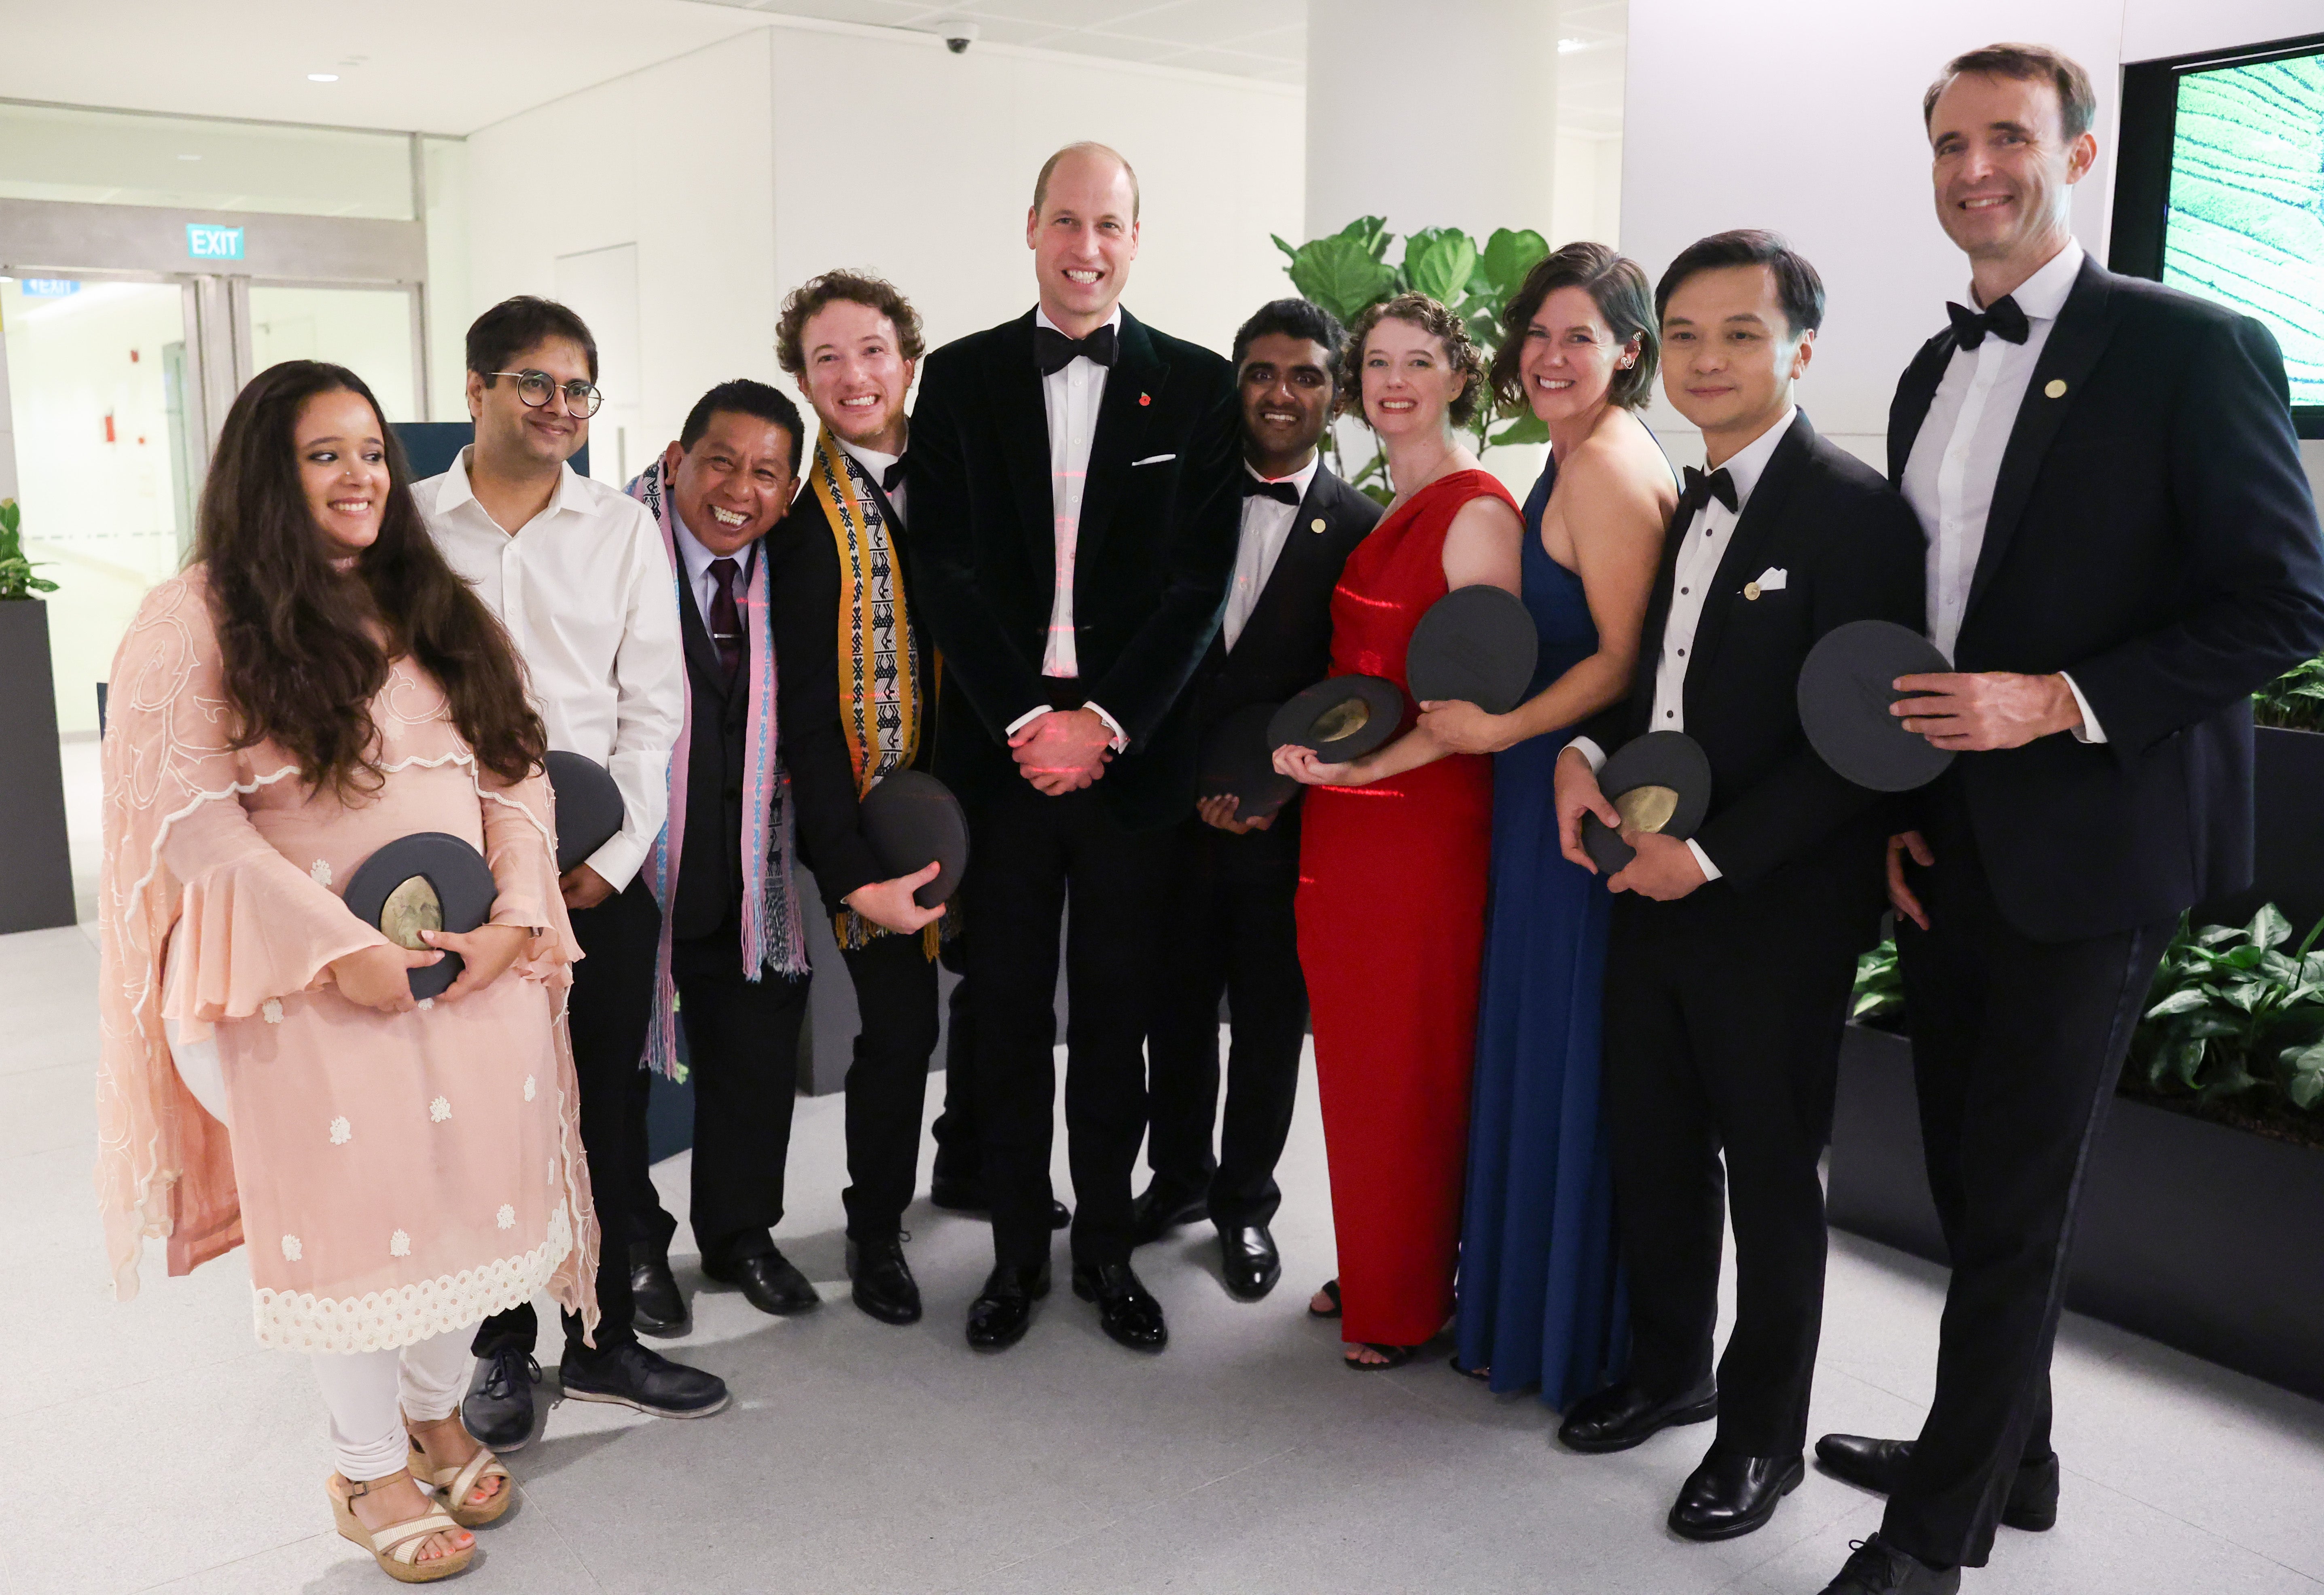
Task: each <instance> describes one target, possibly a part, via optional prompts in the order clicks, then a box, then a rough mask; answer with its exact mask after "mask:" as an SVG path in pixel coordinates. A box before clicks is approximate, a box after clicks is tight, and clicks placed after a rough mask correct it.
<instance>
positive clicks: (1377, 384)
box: [1360, 316, 1468, 438]
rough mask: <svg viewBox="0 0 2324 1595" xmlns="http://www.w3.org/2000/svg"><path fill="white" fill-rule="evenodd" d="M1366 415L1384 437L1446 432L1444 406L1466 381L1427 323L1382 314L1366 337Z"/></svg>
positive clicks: (1458, 394)
mask: <svg viewBox="0 0 2324 1595" xmlns="http://www.w3.org/2000/svg"><path fill="white" fill-rule="evenodd" d="M1360 370H1361V371H1362V373H1363V379H1364V391H1363V401H1364V419H1366V420H1368V421H1369V422H1370V423H1371V425H1372V430H1374V431H1375V432H1378V433H1379V435H1380V436H1381V437H1382V438H1415V437H1422V436H1425V435H1427V434H1430V433H1436V434H1440V435H1441V434H1443V432H1444V431H1445V429H1446V421H1445V412H1446V411H1447V410H1450V409H1451V408H1452V401H1454V400H1455V399H1458V398H1459V397H1460V396H1461V390H1462V388H1463V387H1465V386H1467V385H1468V378H1467V377H1466V376H1465V375H1464V374H1463V373H1461V372H1460V371H1458V370H1456V369H1454V367H1453V365H1452V360H1451V358H1450V357H1449V356H1448V355H1446V353H1445V349H1444V344H1443V340H1442V339H1440V338H1439V337H1436V335H1435V334H1434V333H1432V332H1430V331H1428V330H1427V328H1425V327H1415V326H1414V325H1413V324H1412V323H1411V322H1409V321H1406V320H1403V319H1400V318H1397V317H1394V316H1383V317H1381V318H1379V320H1378V321H1376V322H1374V323H1373V324H1372V329H1371V331H1370V332H1369V333H1368V334H1366V335H1365V337H1364V358H1363V363H1362V365H1361V366H1360Z"/></svg>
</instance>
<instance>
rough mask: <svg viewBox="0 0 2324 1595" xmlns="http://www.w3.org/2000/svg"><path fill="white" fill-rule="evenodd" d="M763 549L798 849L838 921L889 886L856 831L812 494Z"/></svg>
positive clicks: (824, 531)
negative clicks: (849, 903)
mask: <svg viewBox="0 0 2324 1595" xmlns="http://www.w3.org/2000/svg"><path fill="white" fill-rule="evenodd" d="M765 547H766V551H767V595H768V598H767V608H768V613H767V621H768V625H769V628H770V630H771V632H773V634H774V640H775V675H776V688H775V700H776V702H775V714H776V724H777V725H778V726H779V728H780V737H781V742H782V755H783V768H784V770H786V771H788V774H789V776H790V779H791V795H792V797H793V798H794V799H795V800H796V803H797V808H796V811H795V812H796V814H797V817H798V839H799V850H800V852H801V853H803V854H805V856H806V859H807V867H808V868H809V869H811V870H813V871H815V880H816V886H817V887H818V888H820V889H821V890H822V892H823V900H824V906H825V908H829V909H830V910H831V912H833V913H834V914H836V913H838V912H839V910H840V909H841V908H844V907H845V902H844V899H845V898H846V896H847V894H848V893H849V892H851V891H853V890H855V889H856V888H857V887H859V886H862V885H865V884H867V883H868V882H871V881H873V880H886V879H887V871H884V870H882V869H881V867H880V861H879V860H878V859H877V858H875V857H873V856H872V853H871V845H870V844H868V843H866V842H865V841H864V840H863V834H862V830H861V829H860V828H859V826H858V823H857V813H856V804H855V761H853V759H852V758H850V757H849V756H848V752H847V739H846V738H845V736H844V735H843V734H842V733H841V731H840V728H839V550H838V549H837V547H836V545H835V544H834V543H833V542H832V540H831V531H830V528H829V527H828V526H827V525H826V524H825V521H824V519H823V514H822V511H821V507H820V505H818V504H817V502H816V500H815V498H814V497H813V495H812V494H811V493H802V494H801V495H800V498H799V503H798V507H797V508H796V509H794V510H793V511H792V512H791V513H790V516H789V517H788V519H787V520H785V521H783V522H782V523H781V524H780V525H779V526H777V527H776V528H775V529H774V530H772V531H770V532H769V533H768V534H767V540H766V544H765Z"/></svg>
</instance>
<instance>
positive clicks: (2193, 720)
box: [1816, 45, 2324, 1595]
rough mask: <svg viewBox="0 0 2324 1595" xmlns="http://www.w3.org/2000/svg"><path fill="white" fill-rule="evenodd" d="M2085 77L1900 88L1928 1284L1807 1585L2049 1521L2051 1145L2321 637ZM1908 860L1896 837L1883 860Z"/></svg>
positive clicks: (2250, 451) (2281, 491)
mask: <svg viewBox="0 0 2324 1595" xmlns="http://www.w3.org/2000/svg"><path fill="white" fill-rule="evenodd" d="M2095 110H2096V101H2095V97H2094V95H2093V94H2092V91H2091V88H2090V83H2089V78H2088V77H2087V76H2086V75H2085V74H2084V73H2083V71H2082V69H2080V67H2078V66H2076V65H2075V64H2074V63H2073V62H2072V61H2070V60H2066V59H2065V58H2064V57H2062V56H2060V55H2058V54H2056V53H2055V52H2054V51H2048V50H2043V49H2038V48H2034V47H2029V46H2015V45H1996V46H1992V47H1989V48H1987V49H1985V50H1981V51H1972V52H1970V53H1969V54H1968V55H1965V56H1961V57H1960V58H1957V59H1956V60H1953V61H1952V62H1950V64H1949V65H1948V66H1947V67H1946V69H1945V71H1944V73H1943V75H1942V76H1941V77H1940V78H1938V80H1937V82H1936V83H1935V85H1934V86H1932V88H1930V90H1929V92H1928V95H1927V97H1925V99H1924V101H1923V107H1922V111H1923V120H1924V122H1925V124H1926V126H1927V131H1928V134H1929V140H1930V144H1931V148H1932V152H1933V154H1934V157H1935V162H1934V178H1935V198H1936V206H1937V216H1938V219H1939V220H1940V221H1941V223H1942V224H1943V226H1944V228H1945V231H1946V233H1947V234H1948V235H1950V237H1951V238H1952V240H1953V242H1954V243H1955V244H1958V245H1959V246H1960V249H1961V251H1962V252H1963V253H1964V254H1967V255H1968V256H1969V286H1970V293H1969V298H1970V299H1971V300H1972V301H1973V303H1974V305H1975V307H1976V308H1975V309H1971V308H1969V306H1963V305H1949V306H1947V307H1946V309H1947V310H1948V313H1949V318H1950V323H1951V325H1950V327H1948V328H1947V329H1946V330H1944V331H1942V332H1940V333H1939V334H1938V335H1937V336H1936V337H1933V338H1932V339H1930V340H1929V342H1928V343H1927V344H1926V345H1924V346H1923V347H1922V349H1921V352H1920V354H1919V355H1917V356H1915V357H1914V361H1913V364H1911V366H1909V367H1908V368H1907V369H1906V371H1905V373H1904V377H1903V380H1902V381H1901V382H1900V383H1898V384H1897V390H1896V398H1895V405H1894V407H1893V408H1892V410H1890V412H1889V426H1888V465H1889V475H1890V477H1891V479H1892V480H1894V481H1895V483H1896V484H1898V485H1899V486H1900V487H1901V488H1902V489H1903V491H1904V496H1905V497H1906V499H1908V500H1909V501H1910V502H1911V503H1912V506H1913V508H1914V512H1916V513H1917V514H1918V516H1919V518H1920V521H1921V525H1922V527H1923V530H1925V532H1926V536H1927V561H1928V584H1927V585H1928V630H1929V634H1930V636H1931V638H1932V640H1933V641H1935V642H1936V644H1937V646H1938V647H1939V648H1940V649H1941V650H1944V651H1945V652H1946V654H1947V655H1948V656H1949V657H1950V659H1951V660H1952V662H1953V664H1954V666H1955V667H1956V669H1957V671H1958V672H1959V673H1957V674H1954V673H1949V674H1943V675H1933V676H1909V677H1906V678H1904V679H1903V680H1902V681H1901V682H1900V683H1899V685H1900V687H1903V688H1904V689H1905V690H1907V691H1914V692H1920V693H1923V694H1925V695H1928V696H1921V697H1918V698H1915V699H1911V700H1908V701H1907V702H1906V703H1904V704H1903V705H1899V710H1900V712H1902V713H1903V714H1904V724H1905V725H1906V726H1907V727H1908V728H1909V729H1911V730H1914V731H1917V732H1920V733H1923V734H1925V735H1926V736H1927V737H1928V738H1929V740H1930V741H1931V742H1934V743H1936V744H1937V745H1938V746H1940V747H1945V748H1951V749H1955V750H1958V751H1960V754H1961V757H1960V758H1959V759H1957V760H1955V761H1954V762H1953V764H1952V766H1951V768H1950V770H1947V771H1946V772H1945V774H1944V775H1943V776H1942V777H1941V778H1940V779H1938V780H1937V781H1936V782H1935V783H1934V784H1933V785H1932V786H1931V787H1929V788H1926V789H1925V790H1924V791H1923V792H1922V793H1920V794H1919V795H1918V798H1917V802H1916V806H1915V807H1916V810H1917V813H1916V819H1917V824H1916V825H1915V828H1914V829H1913V830H1912V831H1909V832H1906V833H1904V834H1901V835H1898V836H1896V837H1895V838H1893V839H1892V841H1891V842H1890V844H1889V854H1888V862H1889V888H1888V890H1889V895H1890V898H1891V899H1892V900H1893V901H1894V903H1895V908H1896V910H1897V915H1898V927H1897V937H1896V942H1897V951H1898V954H1899V956H1900V959H1901V962H1902V963H1903V969H1904V1003H1905V1012H1906V1016H1907V1021H1908V1023H1909V1026H1910V1028H1911V1030H1912V1035H1913V1063H1914V1075H1915V1078H1916V1081H1917V1083H1918V1086H1919V1092H1920V1105H1921V1129H1922V1139H1923V1143H1924V1147H1925V1150H1926V1153H1927V1157H1928V1165H1929V1184H1930V1188H1931V1194H1932V1195H1933V1196H1934V1197H1935V1198H1936V1205H1937V1212H1938V1217H1939V1219H1940V1220H1941V1222H1942V1224H1943V1227H1944V1232H1945V1244H1946V1249H1947V1250H1948V1251H1949V1252H1950V1256H1951V1260H1952V1266H1953V1274H1952V1282H1951V1285H1950V1288H1949V1290H1948V1293H1947V1295H1946V1299H1945V1314H1944V1329H1943V1335H1942V1338H1941V1341H1939V1345H1938V1352H1937V1382H1936V1398H1935V1400H1934V1402H1933V1404H1932V1406H1931V1408H1930V1411H1929V1416H1928V1420H1927V1422H1926V1424H1924V1425H1923V1428H1922V1430H1921V1434H1920V1437H1919V1439H1918V1440H1917V1441H1913V1442H1899V1441H1886V1440H1874V1439H1869V1438H1867V1437H1864V1436H1859V1435H1838V1434H1836V1435H1826V1436H1824V1438H1823V1439H1822V1440H1821V1441H1820V1442H1818V1443H1817V1447H1816V1451H1817V1455H1818V1457H1819V1458H1820V1459H1821V1461H1823V1463H1824V1465H1825V1466H1826V1467H1828V1468H1830V1469H1831V1470H1832V1471H1834V1472H1837V1473H1839V1474H1840V1475H1841V1476H1842V1477H1843V1478H1847V1479H1850V1480H1854V1481H1856V1482H1858V1483H1861V1484H1864V1485H1867V1486H1868V1487H1869V1488H1872V1489H1882V1490H1887V1491H1890V1492H1892V1493H1891V1495H1890V1499H1889V1502H1888V1510H1887V1515H1886V1520H1885V1521H1884V1522H1883V1523H1882V1525H1881V1527H1880V1532H1879V1534H1878V1535H1876V1536H1874V1538H1872V1539H1871V1540H1869V1541H1867V1542H1866V1543H1865V1544H1864V1545H1863V1546H1862V1547H1860V1548H1859V1549H1858V1551H1857V1552H1856V1553H1855V1554H1853V1555H1852V1556H1850V1557H1849V1561H1848V1563H1847V1565H1846V1567H1845V1568H1844V1569H1843V1570H1842V1572H1841V1573H1840V1577H1839V1578H1838V1579H1837V1580H1836V1581H1833V1582H1832V1583H1831V1585H1830V1586H1829V1587H1828V1595H1871V1592H1878V1595H1945V1592H1948V1591H1950V1590H1955V1589H1957V1588H1958V1587H1959V1584H1960V1568H1961V1567H1962V1566H1972V1567H1974V1566H1982V1565H1983V1564H1984V1563H1985V1562H1986V1560H1987V1555H1988V1554H1989V1553H1990V1551H1991V1549H1992V1544H1993V1538H1994V1526H1995V1523H1996V1522H1997V1521H1999V1522H2001V1523H2006V1524H2011V1525H2013V1526H2017V1527H2021V1528H2029V1529H2042V1528H2047V1527H2049V1526H2050V1525H2051V1524H2052V1522H2053V1521H2055V1518H2056V1515H2057V1500H2058V1459H2057V1457H2056V1455H2055V1453H2054V1452H2052V1450H2051V1446H2050V1389H2049V1378H2048V1376H2049V1366H2050V1352H2051V1347H2052V1341H2053V1340H2054V1339H2055V1336H2056V1332H2057V1323H2058V1312H2059V1305H2060V1301H2061V1296H2062V1295H2063V1291H2064V1279H2065V1268H2066V1258H2067V1251H2068V1248H2069V1245H2070V1240H2071V1238H2072V1231H2073V1212H2074V1204H2075V1200H2076V1197H2077V1194H2078V1192H2079V1188H2080V1179H2081V1172H2082V1170H2083V1168H2084V1167H2085V1166H2086V1165H2087V1162H2088V1159H2089V1151H2090V1147H2091V1145H2092V1142H2093V1140H2094V1139H2095V1138H2096V1136H2097V1133H2098V1125H2099V1124H2100V1122H2101V1121H2102V1120H2103V1119H2104V1116H2105V1108H2106V1104H2107V1102H2108V1100H2109V1099H2111V1098H2112V1096H2113V1094H2114V1091H2115V1085H2116V1080H2117V1079H2118V1078H2119V1076H2120V1074H2121V1069H2122V1063H2123V1056H2124V1054H2125V1052H2126V1049H2127V1046H2128V1045H2129V1040H2130V1034H2131V1031H2132V1029H2133V1028H2134V1027H2135V1024H2136V1023H2137V1020H2138V1018H2139V1015H2140V1012H2141V1010H2143V1009H2144V1006H2145V996H2146V992H2147V989H2148V986H2149V983H2150V982H2152V980H2153V973H2154V968H2155V965H2156V963H2157V961H2158V959H2159V957H2160V955H2161V954H2162V951H2163V946H2164V945H2165V944H2166V943H2167V941H2168V940H2169V937H2170V936H2171V933H2172V927H2174V925H2175V924H2176V923H2177V921H2178V918H2179V916H2180V914H2181V911H2182V910H2184V909H2185V908H2188V907H2190V905H2191V904H2194V903H2197V902H2199V901H2201V900H2203V899H2207V898H2209V897H2213V896H2217V895H2219V894H2222V893H2226V892H2231V891H2234V890H2238V889H2240V888H2242V887H2243V886H2245V885H2246V884H2247V883H2248V881H2249V880H2250V879H2251V869H2252V733H2251V713H2250V707H2249V698H2250V695H2251V693H2252V692H2253V691H2254V690H2255V689H2256V688H2258V687H2261V686H2263V685H2264V684H2265V683H2266V682H2267V681H2268V680H2269V679H2270V678H2273V677H2274V676H2276V675H2277V674H2279V673H2280V672H2282V670H2284V669H2286V668H2289V667H2290V666H2292V664H2294V663H2296V662H2298V661H2300V660H2301V659H2307V658H2309V657H2310V656H2311V655H2313V654H2315V653H2316V652H2317V651H2318V650H2319V648H2324V557H2319V549H2318V536H2317V522H2316V509H2315V504H2314V502H2313V500H2312V498H2311V496H2310V491H2309V487H2308V484H2307V481H2306V480H2305V478H2304V477H2303V475H2302V474H2301V466H2300V461H2299V457H2298V450H2297V444H2296V442H2295V440H2294V438H2293V433H2292V416H2291V411H2290V409H2289V407H2288V402H2287V393H2286V388H2285V383H2284V373H2283V364H2282V357H2281V355H2279V353H2278V351H2277V348H2276V345H2275V341H2274V339H2273V337H2270V336H2269V334H2268V332H2267V331H2266V329H2265V328H2264V327H2262V326H2261V325H2260V324H2259V323H2257V322H2255V321H2253V320H2249V319H2246V318H2244V317H2241V316H2238V315H2235V314H2233V313H2231V312H2229V311H2227V310H2225V309H2220V308H2218V307H2217V306H2214V305H2211V304H2209V303H2206V302H2205V301H2203V300H2197V299H2195V298H2192V297H2190V296H2189V295H2187V294H2183V293H2178V292H2174V291H2173V290H2170V289H2166V288H2163V287H2161V286H2159V285H2157V284H2154V283H2152V282H2144V281H2135V280H2132V279H2128V278H2124V277H2117V276H2116V275H2114V274H2113V273H2112V272H2107V271H2105V270H2103V269H2102V268H2100V267H2099V265H2098V263H2097V262H2095V261H2093V260H2090V259H2089V258H2088V257H2087V256H2086V255H2085V254H2083V253H2082V250H2081V248H2080V245H2079V244H2076V243H2075V241H2074V238H2073V235H2072V233H2071V232H2070V229H2069V226H2068V219H2069V215H2070V208H2069V200H2070V195H2071V192H2072V188H2073V185H2074V184H2075V183H2077V182H2079V181H2080V180H2081V179H2082V178H2083V177H2084V176H2086V175H2087V174H2088V173H2089V170H2090V166H2091V163H2092V162H2093V161H2095V160H2096V159H2097V155H2098V143H2097V140H2096V139H2095V138H2094V137H2093V136H2092V134H2091V133H2090V124H2091V121H2092V119H2093V116H2094V114H2095ZM1908 861H1909V862H1908Z"/></svg>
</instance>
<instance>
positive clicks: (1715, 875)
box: [1686, 836, 1719, 880]
mask: <svg viewBox="0 0 2324 1595" xmlns="http://www.w3.org/2000/svg"><path fill="white" fill-rule="evenodd" d="M1686 850H1687V852H1689V853H1692V854H1694V862H1696V863H1697V864H1699V865H1701V868H1702V878H1703V879H1704V880H1718V879H1719V866H1718V865H1717V864H1714V863H1712V862H1711V855H1710V854H1709V853H1705V852H1703V851H1702V844H1701V843H1700V842H1697V841H1696V840H1695V839H1694V838H1693V837H1692V836H1690V837H1688V838H1687V839H1686Z"/></svg>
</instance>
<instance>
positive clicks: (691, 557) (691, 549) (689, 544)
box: [669, 503, 760, 627]
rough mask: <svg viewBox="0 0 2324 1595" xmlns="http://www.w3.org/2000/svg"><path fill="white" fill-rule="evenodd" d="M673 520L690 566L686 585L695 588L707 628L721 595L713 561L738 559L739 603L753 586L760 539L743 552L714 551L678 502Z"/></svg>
mask: <svg viewBox="0 0 2324 1595" xmlns="http://www.w3.org/2000/svg"><path fill="white" fill-rule="evenodd" d="M669 521H670V525H671V526H672V527H674V528H676V530H677V532H678V563H679V564H681V565H683V566H685V567H686V585H687V587H688V588H690V589H691V590H692V591H693V594H694V603H695V607H696V608H697V609H699V610H700V611H701V612H702V623H703V624H704V625H705V627H706V626H708V625H709V623H710V605H711V604H712V603H714V602H715V600H716V599H717V596H718V578H717V577H715V576H712V575H711V574H710V566H711V562H712V561H713V560H716V559H732V560H733V562H734V570H735V573H736V574H735V576H734V602H735V604H738V605H739V604H741V603H742V593H743V590H744V589H745V588H746V587H748V586H749V585H751V561H752V560H753V559H755V558H758V555H759V541H760V539H757V538H752V539H751V542H750V546H749V547H747V548H745V549H743V550H742V552H741V553H739V554H714V553H712V552H711V551H710V550H709V549H705V548H704V547H703V546H702V539H699V538H697V537H696V536H695V535H694V529H693V528H692V527H690V526H688V525H687V523H686V517H685V516H683V515H681V514H679V513H678V506H677V505H676V504H674V503H673V504H671V505H670V507H669Z"/></svg>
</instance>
